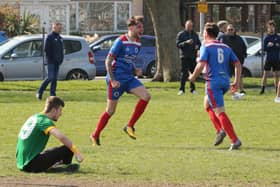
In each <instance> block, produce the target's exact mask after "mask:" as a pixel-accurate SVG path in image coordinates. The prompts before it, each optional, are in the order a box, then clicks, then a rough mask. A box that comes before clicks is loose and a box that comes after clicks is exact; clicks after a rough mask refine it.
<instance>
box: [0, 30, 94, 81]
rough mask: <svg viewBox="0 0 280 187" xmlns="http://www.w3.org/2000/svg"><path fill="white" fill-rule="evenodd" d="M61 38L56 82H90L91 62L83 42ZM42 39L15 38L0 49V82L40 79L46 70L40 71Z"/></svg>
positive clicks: (77, 38)
mask: <svg viewBox="0 0 280 187" xmlns="http://www.w3.org/2000/svg"><path fill="white" fill-rule="evenodd" d="M62 37H63V45H64V60H63V63H62V64H61V66H60V69H59V73H58V79H60V80H65V79H66V80H72V79H88V80H91V79H94V78H95V76H96V67H95V64H94V62H95V60H94V56H93V53H92V52H91V50H90V48H89V46H88V44H87V42H86V41H85V39H84V38H82V37H78V36H67V35H65V36H63V35H62ZM42 38H43V37H42V35H39V34H38V35H23V36H16V37H14V38H11V39H9V40H7V41H5V42H4V43H3V44H2V45H1V46H0V81H4V80H39V79H42V78H43V75H44V74H45V73H46V68H43V55H42V54H43V53H42V46H43V45H42V43H43V42H42ZM45 67H46V66H45ZM43 69H44V72H43Z"/></svg>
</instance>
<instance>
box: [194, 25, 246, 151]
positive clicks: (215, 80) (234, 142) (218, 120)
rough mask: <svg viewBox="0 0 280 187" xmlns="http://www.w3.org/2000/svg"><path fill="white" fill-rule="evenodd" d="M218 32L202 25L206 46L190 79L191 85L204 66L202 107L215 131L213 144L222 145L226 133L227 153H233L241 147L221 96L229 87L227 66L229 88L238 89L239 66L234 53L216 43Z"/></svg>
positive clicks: (209, 26)
mask: <svg viewBox="0 0 280 187" xmlns="http://www.w3.org/2000/svg"><path fill="white" fill-rule="evenodd" d="M218 33H219V28H218V26H217V25H216V24H214V23H206V24H205V29H204V39H205V44H204V46H202V47H201V50H200V59H199V61H198V64H197V65H196V68H195V70H194V72H193V74H191V75H190V76H189V79H190V81H192V82H194V81H195V79H196V77H197V76H199V75H200V73H201V72H202V70H203V68H204V67H206V96H205V98H204V107H205V109H206V111H207V112H208V114H209V116H210V119H211V121H212V122H213V124H214V126H215V128H216V130H217V137H216V140H215V143H214V145H215V146H217V145H219V144H221V143H222V142H223V139H224V138H225V136H226V134H227V135H228V136H229V138H230V139H231V146H230V148H229V150H233V149H238V148H239V147H240V146H241V141H240V140H239V139H238V137H237V135H236V133H235V131H234V129H233V126H232V124H231V121H230V119H229V118H228V116H227V114H226V113H225V108H224V98H223V95H224V94H225V93H226V92H227V91H228V90H229V88H230V66H229V65H230V63H233V64H234V66H235V77H234V82H233V83H232V84H231V87H232V88H235V89H237V88H238V85H239V81H240V74H241V64H240V62H239V60H238V58H237V57H236V55H235V54H234V52H233V51H232V50H231V49H230V48H229V47H228V46H227V45H226V44H223V43H221V42H219V41H217V40H216V38H217V35H218Z"/></svg>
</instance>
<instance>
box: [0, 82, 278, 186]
mask: <svg viewBox="0 0 280 187" xmlns="http://www.w3.org/2000/svg"><path fill="white" fill-rule="evenodd" d="M244 82H245V83H246V84H245V88H246V91H247V95H246V97H245V98H244V100H241V101H233V100H231V97H230V95H229V94H227V95H225V104H226V110H227V113H228V114H229V116H230V118H231V119H232V122H233V124H234V127H235V129H236V131H237V134H238V135H239V137H240V139H241V140H242V142H243V146H242V148H241V150H239V151H233V152H229V151H227V149H228V147H229V144H230V142H229V140H228V139H226V140H225V142H224V143H223V144H222V145H221V146H219V147H214V146H213V145H212V144H213V141H214V137H215V131H214V128H213V126H212V124H211V122H210V120H209V117H208V116H207V114H206V112H205V111H204V109H203V105H202V100H203V95H204V94H203V93H204V84H203V82H199V83H197V87H198V93H199V94H198V95H191V94H189V93H187V94H186V95H183V96H177V91H178V86H179V83H178V82H173V83H153V82H147V83H145V86H146V87H147V88H148V89H149V91H150V93H151V95H152V100H151V102H150V104H149V105H148V108H147V110H146V112H145V113H144V115H143V117H142V118H141V119H140V120H139V121H138V122H137V124H136V129H137V140H136V141H134V140H131V139H129V138H128V137H127V136H126V135H125V134H124V133H123V132H122V127H123V126H124V125H125V124H126V123H127V121H128V120H129V117H130V115H131V113H132V111H133V108H134V106H135V103H136V102H137V99H136V98H135V97H134V96H131V95H127V94H125V95H124V97H122V98H121V99H120V103H119V105H118V109H117V112H116V114H115V115H114V116H113V118H112V119H111V120H110V122H109V124H108V125H107V127H106V129H105V130H104V131H103V133H102V136H101V144H102V146H101V147H97V148H93V147H92V146H91V145H90V143H89V138H88V137H89V134H90V133H91V132H92V130H93V129H94V128H95V125H96V123H97V120H98V117H99V115H100V114H101V112H103V111H104V109H105V106H106V97H105V95H106V87H105V81H61V82H59V83H58V92H57V94H58V95H59V96H61V97H62V98H63V99H64V100H65V101H66V107H65V109H64V111H63V116H62V117H61V118H60V120H59V121H58V122H57V125H58V127H59V129H61V130H62V132H64V134H66V135H67V136H68V137H70V138H71V139H72V140H73V141H74V142H75V144H76V145H77V146H78V147H79V149H80V150H81V152H82V153H83V155H84V157H85V161H84V163H82V165H81V170H80V172H78V173H75V174H72V175H67V174H46V173H42V174H27V173H23V172H20V171H18V170H17V168H16V166H15V146H16V140H17V134H18V131H19V129H20V127H21V126H22V124H23V123H24V121H25V120H26V119H27V118H28V117H29V116H30V115H31V114H33V113H36V112H40V111H41V110H42V108H43V105H44V102H43V101H37V100H36V99H35V93H36V90H37V89H38V87H39V85H40V81H30V82H2V83H1V84H0V90H1V91H0V107H1V109H2V111H1V113H0V119H1V122H0V144H1V148H2V149H1V152H0V162H1V163H2V164H1V165H0V171H1V172H0V177H13V178H30V179H34V178H49V177H51V178H54V179H55V180H62V181H63V180H68V179H69V180H72V179H75V180H78V181H103V182H108V183H110V182H113V181H119V182H123V183H133V184H142V183H145V184H147V183H156V184H158V183H159V184H160V183H167V184H174V185H175V184H177V185H179V184H194V185H201V184H207V185H222V186H240V185H241V186H250V185H252V186H258V185H259V186H265V185H268V186H271V185H280V181H279V169H280V165H279V161H280V159H279V157H280V139H279V134H280V128H279V120H278V117H277V116H278V115H279V104H276V103H274V102H273V99H274V96H275V91H274V90H273V89H270V90H268V91H267V92H266V94H264V95H261V96H260V95H258V91H259V90H257V89H256V88H258V85H259V82H260V80H259V79H253V78H252V79H245V80H244ZM269 84H270V85H272V82H269ZM187 85H188V84H187ZM249 88H250V89H249ZM251 88H252V89H251ZM45 95H48V92H46V93H45ZM58 144H59V143H58V141H57V140H56V139H54V138H53V137H52V138H51V139H50V142H49V144H48V147H52V146H55V145H58ZM243 184H244V185H243Z"/></svg>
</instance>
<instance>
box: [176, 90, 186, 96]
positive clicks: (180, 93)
mask: <svg viewBox="0 0 280 187" xmlns="http://www.w3.org/2000/svg"><path fill="white" fill-rule="evenodd" d="M183 94H185V92H184V91H182V90H180V91H179V92H178V94H177V95H183Z"/></svg>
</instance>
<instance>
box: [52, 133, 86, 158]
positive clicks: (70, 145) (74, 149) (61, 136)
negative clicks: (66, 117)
mask: <svg viewBox="0 0 280 187" xmlns="http://www.w3.org/2000/svg"><path fill="white" fill-rule="evenodd" d="M49 134H51V135H53V136H54V137H56V138H57V139H58V140H59V141H60V142H61V143H63V144H64V145H65V146H66V147H68V149H70V150H71V151H72V152H73V153H74V155H75V157H76V159H77V161H79V162H82V161H83V160H84V158H83V156H82V155H81V153H80V152H79V150H78V149H77V147H76V146H75V145H74V144H73V143H72V141H71V140H70V139H69V138H67V137H66V136H65V135H64V134H62V133H61V132H60V131H59V130H58V129H57V128H52V129H51V130H50V131H49Z"/></svg>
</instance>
